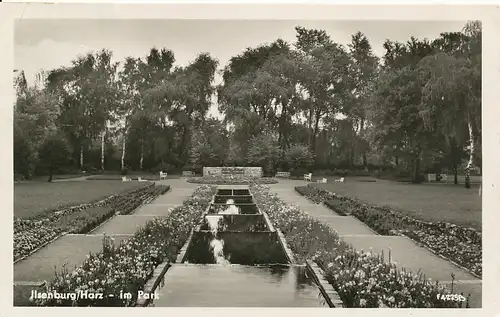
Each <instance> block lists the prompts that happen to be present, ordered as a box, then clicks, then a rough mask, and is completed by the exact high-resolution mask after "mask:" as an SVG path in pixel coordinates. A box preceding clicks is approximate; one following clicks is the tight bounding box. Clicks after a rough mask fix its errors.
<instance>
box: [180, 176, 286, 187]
mask: <svg viewBox="0 0 500 317" xmlns="http://www.w3.org/2000/svg"><path fill="white" fill-rule="evenodd" d="M187 182H188V183H196V184H213V185H248V184H277V183H278V180H277V179H275V178H267V177H262V178H260V177H252V176H243V175H242V176H233V177H231V176H225V175H207V176H203V177H192V178H189V179H188V180H187Z"/></svg>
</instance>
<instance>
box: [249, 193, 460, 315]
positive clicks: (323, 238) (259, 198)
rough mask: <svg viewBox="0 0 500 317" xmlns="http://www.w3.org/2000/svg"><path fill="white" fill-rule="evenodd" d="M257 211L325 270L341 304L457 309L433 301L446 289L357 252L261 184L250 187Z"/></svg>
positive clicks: (379, 258) (298, 252) (301, 253)
mask: <svg viewBox="0 0 500 317" xmlns="http://www.w3.org/2000/svg"><path fill="white" fill-rule="evenodd" d="M252 193H253V194H254V198H255V201H256V202H257V204H258V205H259V207H260V209H261V210H262V211H264V212H266V213H267V214H268V216H269V218H270V220H271V222H272V223H273V224H274V225H275V226H276V227H278V228H280V229H281V230H282V232H283V234H284V235H285V238H286V240H287V243H288V245H289V246H290V248H291V249H292V250H293V252H294V253H295V254H296V258H297V259H298V260H300V261H305V260H306V259H309V258H312V259H313V260H314V261H315V262H316V263H317V264H318V265H319V266H320V267H321V268H322V269H323V270H324V271H325V273H326V278H327V280H328V281H329V282H330V283H331V284H332V285H333V286H334V288H335V289H336V291H337V292H338V294H339V296H340V297H341V299H342V301H343V302H344V305H345V306H347V307H413V308H424V307H458V306H459V305H461V304H457V303H455V302H452V301H444V300H440V299H437V295H438V294H443V293H448V292H447V291H446V290H445V289H444V287H443V286H441V285H439V284H437V283H432V282H431V281H429V280H426V279H425V278H423V276H422V275H417V274H411V273H410V272H406V271H405V270H404V269H398V268H397V267H396V266H395V264H393V263H388V262H386V261H385V260H384V258H383V255H372V254H369V253H360V252H357V251H355V250H353V249H352V247H350V246H349V245H347V244H345V243H344V242H343V241H341V240H340V238H339V236H338V235H337V233H336V232H335V231H333V230H332V229H331V228H330V227H329V226H328V225H325V224H323V223H321V222H320V221H318V220H315V219H314V218H312V217H310V216H308V215H307V214H306V213H304V212H302V211H301V210H300V209H299V208H298V207H297V206H290V205H286V204H285V203H284V202H283V201H281V200H280V199H279V198H278V197H277V196H276V195H273V194H270V193H269V190H268V188H267V187H265V186H253V187H252Z"/></svg>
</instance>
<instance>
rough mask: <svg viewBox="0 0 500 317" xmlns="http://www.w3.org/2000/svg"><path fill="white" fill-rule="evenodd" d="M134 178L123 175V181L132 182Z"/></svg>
mask: <svg viewBox="0 0 500 317" xmlns="http://www.w3.org/2000/svg"><path fill="white" fill-rule="evenodd" d="M131 180H132V179H131V178H127V176H122V182H130V181H131Z"/></svg>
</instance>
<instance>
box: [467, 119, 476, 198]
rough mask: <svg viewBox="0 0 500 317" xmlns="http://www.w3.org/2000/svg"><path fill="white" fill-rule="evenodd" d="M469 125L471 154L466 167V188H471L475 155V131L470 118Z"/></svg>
mask: <svg viewBox="0 0 500 317" xmlns="http://www.w3.org/2000/svg"><path fill="white" fill-rule="evenodd" d="M467 127H468V128H469V142H470V154H469V161H468V162H467V166H466V167H465V188H470V170H471V169H472V168H473V167H474V155H475V153H474V152H475V147H474V132H473V131H472V124H471V122H470V120H469V122H467Z"/></svg>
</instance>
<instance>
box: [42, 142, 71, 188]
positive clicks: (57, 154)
mask: <svg viewBox="0 0 500 317" xmlns="http://www.w3.org/2000/svg"><path fill="white" fill-rule="evenodd" d="M69 157H70V150H69V146H68V144H67V142H66V139H65V138H64V137H63V136H61V135H60V134H51V135H49V136H47V138H46V139H45V140H44V141H43V143H42V145H41V147H40V151H39V153H38V158H39V160H40V164H41V165H42V166H44V167H46V168H47V169H48V172H49V179H48V181H49V182H52V175H53V173H54V172H55V171H56V170H57V169H58V168H61V167H64V166H67V165H68V163H69Z"/></svg>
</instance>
